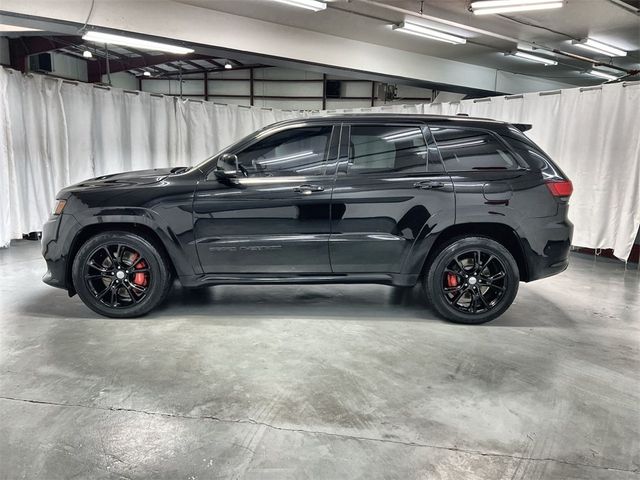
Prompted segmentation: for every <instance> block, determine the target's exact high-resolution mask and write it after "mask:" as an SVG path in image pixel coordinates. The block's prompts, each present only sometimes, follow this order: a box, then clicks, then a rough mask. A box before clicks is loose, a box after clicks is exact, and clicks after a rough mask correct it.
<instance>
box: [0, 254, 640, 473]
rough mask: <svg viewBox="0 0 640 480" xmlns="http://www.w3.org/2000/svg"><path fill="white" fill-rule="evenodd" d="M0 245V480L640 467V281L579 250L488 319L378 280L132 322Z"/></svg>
mask: <svg viewBox="0 0 640 480" xmlns="http://www.w3.org/2000/svg"><path fill="white" fill-rule="evenodd" d="M43 267H44V263H43V261H42V259H41V258H40V254H39V245H38V244H37V242H28V241H20V242H16V243H15V244H14V245H13V246H12V247H11V248H9V249H5V250H0V278H1V279H2V281H1V282H0V345H1V349H0V415H1V417H0V419H1V421H0V478H3V479H18V478H29V479H32V478H39V479H46V480H53V479H69V478H86V479H102V478H113V479H117V478H125V479H139V478H153V479H172V480H173V479H185V480H195V479H209V478H249V479H289V478H291V479H304V478H313V479H352V478H359V479H367V480H368V479H377V478H397V479H403V480H404V479H412V478H423V479H442V480H444V479H465V480H466V479H476V478H478V479H492V480H495V479H510V480H514V479H556V478H557V479H591V478H594V479H607V480H608V479H617V478H620V479H628V478H639V476H640V453H639V450H640V413H639V412H640V352H639V347H640V276H639V274H638V270H635V269H629V270H625V268H624V266H623V265H621V264H619V263H614V262H612V261H608V260H605V259H601V258H598V259H597V260H595V261H594V259H593V257H587V256H581V255H575V256H574V257H573V260H572V264H571V267H570V268H569V270H568V271H567V272H565V273H564V274H562V275H560V276H556V277H553V278H550V279H547V280H542V281H539V282H535V283H532V284H522V285H521V289H520V294H519V296H518V298H517V300H516V302H515V303H514V305H513V306H512V308H511V309H510V310H509V311H508V312H507V313H506V314H505V315H504V316H503V317H501V318H500V319H498V320H496V321H494V322H492V323H489V324H486V325H483V326H475V327H474V326H460V325H454V324H450V323H446V322H443V321H441V320H439V319H436V318H435V317H434V315H433V314H432V312H431V311H430V310H429V308H428V306H427V305H425V303H424V301H423V300H422V299H421V297H420V294H419V291H418V290H417V289H416V290H409V291H406V290H401V289H394V288H390V287H384V286H376V285H358V286H339V285H334V286H305V287H292V286H257V287H250V286H245V287H235V286H225V287H214V288H211V289H208V290H203V291H198V292H187V291H183V290H181V289H180V288H175V289H174V291H173V293H172V294H171V297H170V298H169V300H168V302H167V304H166V305H165V306H164V308H162V309H160V310H158V311H155V312H153V313H152V314H151V315H149V316H147V317H145V318H143V319H137V320H112V319H107V318H102V317H98V316H96V314H94V313H93V312H91V311H90V310H89V309H87V308H86V307H84V305H82V303H81V302H80V300H78V298H77V297H74V298H68V297H67V295H66V293H65V292H63V291H61V290H56V289H53V288H50V287H47V286H46V285H44V284H43V283H42V282H41V281H40V277H41V275H42V274H43V273H44V272H43V270H44V268H43Z"/></svg>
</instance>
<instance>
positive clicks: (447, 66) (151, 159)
mask: <svg viewBox="0 0 640 480" xmlns="http://www.w3.org/2000/svg"><path fill="white" fill-rule="evenodd" d="M475 3H476V4H479V3H482V2H475ZM485 3H490V2H485ZM521 3H527V2H526V1H525V0H523V1H522V2H521ZM529 3H535V2H529ZM538 3H544V2H540V1H539V2H538ZM546 3H556V4H559V5H556V8H554V9H550V10H523V11H517V12H512V13H509V12H497V13H494V14H485V15H480V14H477V13H478V12H477V10H479V8H480V7H478V6H477V5H476V6H473V5H471V2H469V1H466V0H447V1H444V0H425V1H424V2H420V1H411V0H394V1H389V2H381V1H373V0H351V1H347V0H335V1H326V2H317V1H316V2H314V1H312V0H308V1H307V0H287V1H284V0H283V1H276V0H264V1H257V0H256V1H254V0H243V1H238V0H235V1H232V0H216V1H211V0H158V1H151V0H147V1H139V2H129V1H124V0H56V1H45V0H32V1H30V2H23V1H20V0H3V2H2V3H1V4H0V63H1V64H2V68H0V90H1V91H2V106H1V108H0V125H1V127H2V128H1V129H0V168H1V169H2V170H1V172H2V173H1V175H0V199H2V202H3V204H4V207H3V212H2V218H0V245H2V247H3V248H0V275H1V276H2V278H3V280H4V281H3V282H2V286H0V342H1V344H2V349H1V350H0V412H1V417H0V418H1V420H0V478H6V479H14V478H42V479H67V478H88V479H89V478H90V479H97V478H105V479H106V478H114V479H118V478H126V479H134V478H136V479H138V478H154V479H155V478H166V479H178V478H184V479H189V480H195V479H207V478H234V479H235V478H256V479H258V478H259V479H270V478H273V479H281V478H292V479H294V478H295V479H298V478H313V479H315V478H323V479H338V478H363V479H364V478H367V479H370V478H398V479H407V478H421V479H502V478H504V479H512V480H513V479H603V480H604V479H607V480H608V479H632V478H639V477H640V374H639V372H640V368H639V367H640V264H639V260H638V254H639V251H640V233H639V227H640V134H639V133H638V132H639V131H640V3H639V2H638V1H636V0H565V1H559V2H550V1H547V2H546ZM300 6H302V7H303V8H300ZM474 9H476V12H474V11H473V10H474ZM412 24H418V25H421V26H422V27H423V28H428V29H431V30H430V32H431V33H430V34H429V35H431V36H430V37H429V35H427V36H425V35H422V36H420V35H415V34H411V35H407V34H406V32H402V31H398V30H399V29H402V28H405V27H406V26H407V25H412ZM434 31H435V32H436V33H434ZM87 32H102V33H106V34H111V35H120V36H126V37H130V38H133V39H137V40H145V41H152V42H159V43H162V44H167V45H179V46H181V47H184V48H187V49H188V50H189V52H187V53H171V52H163V51H160V50H154V49H153V48H143V47H140V46H131V45H121V44H112V43H110V42H104V41H96V40H91V39H87V38H83V37H85V36H86V34H87ZM438 32H439V33H440V34H441V33H443V32H446V33H447V34H448V35H451V36H453V40H452V39H451V38H449V40H450V41H449V42H442V41H440V40H441V39H440V40H438V39H437V38H435V39H434V38H433V35H436V36H437V35H438ZM414 33H415V32H414ZM423 33H424V31H423ZM427 37H428V38H427ZM455 39H458V40H455ZM463 40H464V41H463ZM594 41H595V43H593V42H594ZM594 45H595V47H594ZM594 48H595V49H594ZM598 48H600V50H598ZM602 48H604V49H605V51H603V50H602ZM607 49H608V50H607ZM611 49H613V50H611ZM366 112H377V113H410V114H436V115H470V116H477V117H486V118H493V119H497V120H504V121H509V122H514V123H528V124H531V125H532V126H533V128H532V129H531V131H530V132H527V134H528V135H530V136H531V138H532V139H534V140H535V141H536V142H537V143H538V144H539V145H540V146H541V147H542V148H543V149H544V150H545V151H546V152H548V153H549V154H550V156H551V157H552V158H553V159H554V161H555V162H556V163H558V165H559V166H560V167H561V168H562V169H563V170H564V171H565V172H566V173H567V174H568V176H569V177H570V178H571V180H572V181H573V185H574V194H573V196H572V197H571V207H570V209H569V217H570V219H571V220H572V222H573V223H574V225H575V231H574V238H573V246H572V252H571V255H570V265H569V268H568V269H567V270H566V271H565V272H563V273H562V274H560V275H557V276H553V277H550V278H547V279H544V280H540V281H535V282H531V283H521V284H520V291H519V295H518V297H517V299H516V301H515V303H514V304H513V306H512V307H511V308H510V309H509V310H508V311H507V312H506V313H505V314H503V315H502V316H501V317H499V318H498V319H496V320H494V321H492V322H490V323H487V324H484V325H475V326H474V325H459V324H453V323H450V322H446V321H444V320H442V319H440V318H439V317H437V316H436V315H435V314H434V313H433V312H432V310H431V308H430V306H429V304H428V303H427V302H426V300H425V299H424V296H423V294H422V292H421V287H420V285H418V286H416V287H415V288H412V289H407V288H399V287H390V286H382V285H289V286H286V285H255V286H247V285H243V286H236V285H225V286H215V287H211V288H204V289H197V290H189V289H186V288H181V287H180V286H179V284H178V283H176V285H175V286H174V288H173V290H172V291H171V293H170V294H169V297H168V300H167V301H166V302H165V303H164V304H163V306H162V308H160V309H157V310H154V311H152V312H151V313H150V314H148V315H146V316H144V317H142V318H136V319H111V318H105V317H100V316H98V315H97V314H95V313H93V312H92V311H91V310H89V309H88V308H87V307H86V306H85V305H84V304H83V303H82V302H81V301H80V300H79V299H78V297H77V296H75V297H72V298H69V296H68V295H67V292H66V291H64V290H59V289H52V288H51V287H49V286H47V285H45V284H44V283H43V282H42V281H41V278H42V276H43V274H44V272H45V271H46V268H45V264H44V260H43V259H42V254H41V245H40V242H39V241H38V239H39V236H40V231H41V230H42V224H43V223H44V222H45V221H46V220H47V218H48V217H49V216H50V214H51V210H52V208H53V206H54V200H55V195H56V192H57V191H58V190H60V189H61V188H63V187H65V186H67V185H69V184H73V183H77V182H79V181H82V180H84V179H87V178H92V177H97V176H101V175H105V174H109V173H116V172H121V171H127V170H140V169H146V168H160V167H166V166H171V167H177V166H191V165H195V164H197V163H199V162H201V161H202V160H203V159H205V158H207V157H209V156H211V155H213V154H214V153H216V152H217V151H220V150H221V149H222V148H224V147H225V146H226V145H228V144H230V143H232V142H234V141H236V140H238V139H239V138H242V137H244V136H245V135H247V134H249V133H251V132H253V131H255V130H257V129H259V128H261V127H263V126H266V125H268V124H271V123H273V122H275V121H278V120H284V119H290V118H304V117H310V116H317V115H324V114H327V113H366Z"/></svg>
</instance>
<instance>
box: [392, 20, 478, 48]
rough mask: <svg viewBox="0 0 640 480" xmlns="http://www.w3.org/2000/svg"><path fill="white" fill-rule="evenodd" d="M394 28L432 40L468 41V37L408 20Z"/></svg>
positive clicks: (457, 42) (454, 42)
mask: <svg viewBox="0 0 640 480" xmlns="http://www.w3.org/2000/svg"><path fill="white" fill-rule="evenodd" d="M393 29H394V30H395V31H397V32H402V33H409V34H411V35H417V36H419V37H424V38H428V39H430V40H438V41H439V42H445V43H453V44H464V43H467V39H466V38H463V37H458V36H457V35H452V34H450V33H445V32H441V31H440V30H434V29H433V28H429V27H425V26H424V25H420V24H417V23H411V22H407V21H406V20H405V21H404V22H402V23H401V24H400V25H394V26H393Z"/></svg>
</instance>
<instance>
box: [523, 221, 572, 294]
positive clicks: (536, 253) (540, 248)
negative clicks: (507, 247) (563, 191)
mask: <svg viewBox="0 0 640 480" xmlns="http://www.w3.org/2000/svg"><path fill="white" fill-rule="evenodd" d="M536 220H538V221H543V220H544V219H536ZM535 223H536V225H533V226H532V228H530V229H528V230H529V233H528V234H527V235H526V236H525V237H524V238H526V240H525V242H524V243H526V245H523V248H524V251H525V257H526V260H527V278H526V281H528V282H531V281H533V280H539V279H541V278H545V277H550V276H552V275H557V274H558V273H561V272H563V271H564V270H566V269H567V267H568V266H569V252H570V251H571V238H572V237H573V224H572V223H571V222H570V221H569V220H561V221H558V220H555V221H552V222H548V219H547V222H544V223H542V224H540V223H538V222H535Z"/></svg>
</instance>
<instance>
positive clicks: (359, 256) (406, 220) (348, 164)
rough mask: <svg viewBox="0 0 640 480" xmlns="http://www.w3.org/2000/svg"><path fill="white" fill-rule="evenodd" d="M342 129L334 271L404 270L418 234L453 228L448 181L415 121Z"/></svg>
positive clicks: (423, 129)
mask: <svg viewBox="0 0 640 480" xmlns="http://www.w3.org/2000/svg"><path fill="white" fill-rule="evenodd" d="M342 131H343V134H342V140H341V142H340V160H339V162H338V176H337V179H336V184H335V186H334V189H333V199H332V208H331V210H332V221H331V228H332V234H331V238H330V240H329V250H330V255H331V264H332V268H333V271H334V272H336V273H401V272H402V266H403V262H404V261H405V260H406V258H407V255H408V253H409V252H410V250H411V248H412V247H413V245H414V242H415V240H416V238H418V236H419V235H420V234H421V232H422V233H423V234H424V233H425V232H423V229H425V228H426V229H434V228H436V226H437V225H438V223H440V222H441V223H443V224H448V225H450V224H453V223H454V216H455V200H454V193H453V186H452V182H451V179H450V178H449V176H448V175H447V174H446V173H445V172H444V168H443V166H442V162H441V160H440V157H439V156H438V153H437V151H436V150H435V146H434V145H433V143H432V142H429V143H427V141H426V140H427V138H429V137H428V135H429V134H428V130H427V129H426V127H424V126H423V125H421V124H420V123H415V124H410V123H409V124H398V125H388V124H384V125H381V124H372V123H355V122H354V123H352V124H351V125H344V126H343V128H342Z"/></svg>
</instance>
